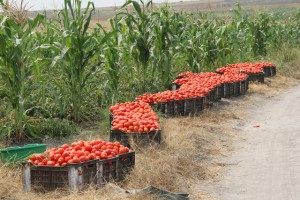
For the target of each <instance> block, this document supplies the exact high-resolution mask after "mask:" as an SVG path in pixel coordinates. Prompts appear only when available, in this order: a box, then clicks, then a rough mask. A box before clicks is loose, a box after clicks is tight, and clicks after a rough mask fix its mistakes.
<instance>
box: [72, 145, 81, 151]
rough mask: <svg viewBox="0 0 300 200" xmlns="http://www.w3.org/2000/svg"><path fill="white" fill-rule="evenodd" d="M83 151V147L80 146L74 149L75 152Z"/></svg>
mask: <svg viewBox="0 0 300 200" xmlns="http://www.w3.org/2000/svg"><path fill="white" fill-rule="evenodd" d="M81 149H82V147H81V146H80V145H77V146H75V147H74V150H75V151H79V150H81Z"/></svg>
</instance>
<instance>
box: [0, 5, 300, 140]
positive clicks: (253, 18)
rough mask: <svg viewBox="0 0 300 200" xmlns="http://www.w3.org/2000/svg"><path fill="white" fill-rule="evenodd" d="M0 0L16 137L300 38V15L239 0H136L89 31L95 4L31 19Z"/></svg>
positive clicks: (11, 132) (6, 88) (6, 114)
mask: <svg viewBox="0 0 300 200" xmlns="http://www.w3.org/2000/svg"><path fill="white" fill-rule="evenodd" d="M8 2H9V1H8ZM0 3H1V5H2V9H3V11H4V12H3V13H2V14H0V77H1V78H0V125H1V126H0V135H1V138H2V139H3V138H8V139H9V138H15V139H17V140H18V141H22V140H24V139H25V138H27V137H43V135H42V134H41V133H40V132H39V129H38V128H37V127H38V126H37V124H38V123H39V122H40V121H42V120H47V119H56V118H58V119H64V120H69V121H70V123H73V122H74V123H77V124H80V123H81V122H89V121H100V120H103V119H104V118H105V117H104V116H105V115H106V114H105V113H106V112H107V108H108V107H109V106H110V105H113V104H115V103H116V102H124V101H132V100H134V99H135V97H136V96H138V95H141V94H143V93H146V92H147V93H149V92H157V91H162V90H166V89H167V88H168V87H169V86H170V83H171V80H173V79H174V78H175V75H176V74H178V73H179V72H182V71H187V70H189V71H192V72H202V71H213V70H215V68H217V67H220V66H223V65H226V64H230V63H233V62H246V61H256V60H260V59H261V58H263V57H264V56H268V55H269V54H270V53H271V52H273V51H276V50H279V49H280V48H281V47H282V46H283V45H288V46H291V47H298V45H299V39H300V11H299V12H289V13H284V12H278V13H274V12H271V13H265V12H255V13H251V14H245V13H244V12H243V11H242V10H241V8H240V6H239V5H237V6H236V9H235V10H233V11H232V12H231V13H230V14H229V15H226V16H223V17H221V16H216V15H213V14H211V13H200V12H199V13H187V12H174V11H172V10H171V9H170V8H169V7H168V6H164V7H160V8H153V6H152V1H146V0H145V1H144V0H140V1H132V0H129V1H127V2H126V3H125V4H124V5H123V6H122V8H121V9H120V10H119V12H118V13H117V14H116V15H115V16H114V17H113V18H112V19H110V25H111V28H110V29H108V30H107V29H104V28H103V27H102V26H101V25H100V24H98V25H97V27H95V28H91V27H90V23H91V20H92V17H93V15H94V14H95V7H94V4H93V2H90V3H89V4H88V6H87V8H85V9H83V8H82V6H81V1H80V0H65V4H64V9H63V10H61V11H59V12H57V13H56V14H55V15H54V16H53V17H51V18H50V17H48V16H47V13H46V12H45V13H41V14H39V15H37V16H36V17H35V18H33V19H30V18H28V17H26V11H25V8H23V7H21V9H19V10H10V9H12V8H10V7H9V6H8V4H7V2H5V1H3V2H2V1H0ZM129 8H130V9H129ZM132 10H133V11H132Z"/></svg>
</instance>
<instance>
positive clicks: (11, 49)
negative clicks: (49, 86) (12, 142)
mask: <svg viewBox="0 0 300 200" xmlns="http://www.w3.org/2000/svg"><path fill="white" fill-rule="evenodd" d="M42 21H43V16H42V15H37V16H36V17H35V18H34V19H27V20H26V21H24V22H22V23H18V21H15V19H13V18H9V17H4V18H2V19H1V22H0V44H1V48H0V77H1V80H2V81H3V83H2V85H0V97H2V98H4V99H5V100H6V101H7V102H8V103H9V105H8V110H9V111H10V113H9V115H10V116H11V117H10V121H9V125H8V126H4V127H2V128H1V130H0V131H1V132H0V133H1V134H8V136H10V135H14V136H15V137H16V139H17V140H22V139H23V138H24V129H28V130H29V132H28V133H29V134H30V135H31V136H34V135H35V134H34V131H33V130H31V126H30V125H29V124H28V116H27V113H26V112H27V110H26V108H25V106H24V105H25V103H26V102H27V101H28V95H29V94H30V92H31V86H32V84H31V81H32V79H33V75H34V74H33V71H34V68H35V67H36V66H37V64H38V60H39V59H38V57H37V51H38V49H39V47H40V44H39V43H38V42H37V41H36V40H35V32H34V31H35V28H36V27H37V26H39V24H40V23H41V22H42Z"/></svg>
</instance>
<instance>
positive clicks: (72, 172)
mask: <svg viewBox="0 0 300 200" xmlns="http://www.w3.org/2000/svg"><path fill="white" fill-rule="evenodd" d="M22 164H23V187H24V191H26V192H30V191H38V192H46V191H52V190H56V189H66V190H71V191H75V192H77V191H81V190H82V189H84V188H86V187H88V186H90V185H95V186H103V185H105V184H106V183H107V182H111V181H122V180H124V178H125V176H126V174H128V173H129V172H130V171H131V170H132V168H134V166H135V152H128V153H125V154H121V155H118V156H117V157H115V158H110V159H105V160H99V159H96V160H92V161H86V162H82V163H75V164H68V165H66V166H62V167H51V166H35V165H33V164H32V163H30V162H23V163H22Z"/></svg>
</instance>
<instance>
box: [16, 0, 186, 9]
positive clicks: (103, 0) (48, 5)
mask: <svg viewBox="0 0 300 200" xmlns="http://www.w3.org/2000/svg"><path fill="white" fill-rule="evenodd" d="M88 1H89V0H82V4H83V5H87V2H88ZM90 1H93V2H94V4H95V6H96V7H108V6H120V5H123V4H124V3H125V1H126V0H90ZM179 1H187V0H168V2H179ZM16 2H20V0H16ZM25 2H26V3H27V8H29V10H44V9H46V10H53V9H61V8H62V5H63V2H64V0H25ZM153 2H154V3H160V2H166V0H153Z"/></svg>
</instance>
